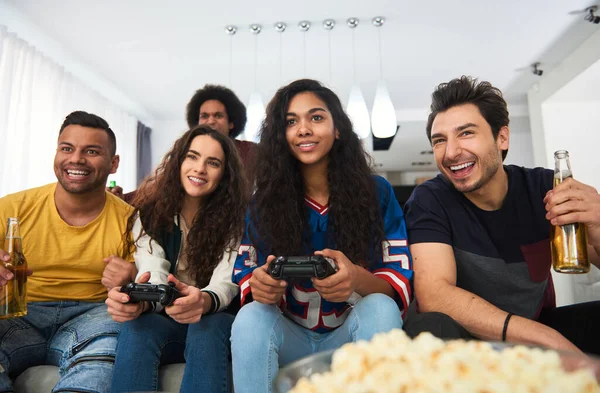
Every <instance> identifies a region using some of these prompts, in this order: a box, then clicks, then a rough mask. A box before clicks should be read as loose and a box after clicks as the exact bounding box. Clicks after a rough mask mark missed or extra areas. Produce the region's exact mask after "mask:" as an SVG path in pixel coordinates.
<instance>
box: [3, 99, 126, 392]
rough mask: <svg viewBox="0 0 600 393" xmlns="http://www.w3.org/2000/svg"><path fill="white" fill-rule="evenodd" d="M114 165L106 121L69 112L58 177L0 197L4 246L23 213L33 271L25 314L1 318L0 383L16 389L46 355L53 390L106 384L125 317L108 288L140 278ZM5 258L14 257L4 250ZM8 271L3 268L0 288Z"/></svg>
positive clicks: (94, 388) (5, 388) (87, 389)
mask: <svg viewBox="0 0 600 393" xmlns="http://www.w3.org/2000/svg"><path fill="white" fill-rule="evenodd" d="M118 166H119V156H118V155H116V140H115V135H114V133H113V131H112V130H111V129H110V128H109V126H108V123H107V122H106V121H105V120H103V119H102V118H100V117H98V116H96V115H93V114H89V113H86V112H81V111H78V112H73V113H71V114H70V115H68V116H67V117H66V119H65V121H64V123H63V124H62V126H61V128H60V132H59V137H58V147H57V149H56V155H55V158H54V172H55V174H56V177H57V179H58V183H53V184H48V185H45V186H42V187H38V188H33V189H29V190H25V191H21V192H18V193H15V194H11V195H8V196H5V197H4V198H1V199H0V223H1V225H2V228H0V247H3V245H4V237H5V228H4V226H5V223H6V222H7V219H8V217H18V218H19V220H20V224H21V236H22V238H23V252H24V254H25V257H26V258H27V261H28V264H29V268H30V269H31V271H32V272H33V274H32V275H31V276H30V277H29V278H28V282H27V292H28V293H27V296H28V301H29V303H28V311H27V315H26V316H24V317H21V318H13V319H6V320H0V366H1V367H0V392H12V391H13V387H12V382H11V377H16V376H17V375H18V374H20V373H21V372H22V371H24V370H25V369H26V368H28V367H32V366H36V365H41V364H52V365H56V366H59V368H60V380H59V382H58V383H57V385H56V386H55V387H54V389H53V392H87V393H90V392H95V393H96V392H97V393H108V392H109V389H110V383H111V377H112V367H113V360H114V354H115V348H116V343H117V334H118V333H119V328H120V325H119V324H118V323H116V322H114V321H113V320H112V318H111V317H110V315H109V314H108V313H107V311H106V305H105V304H104V300H105V299H106V295H107V288H108V289H110V288H112V287H114V286H119V285H122V284H124V283H126V282H130V281H132V278H133V277H135V271H134V270H135V266H134V264H132V263H131V261H132V258H131V255H130V254H131V253H130V250H125V249H124V242H123V240H124V239H123V236H124V233H125V232H126V225H127V218H128V216H129V214H130V213H131V207H130V206H129V205H127V204H126V203H125V202H123V201H122V200H120V199H119V198H118V197H116V196H114V195H112V194H110V193H108V192H106V191H105V189H104V187H105V184H106V179H107V178H108V175H109V174H112V173H115V172H116V170H117V167H118ZM0 259H1V260H3V261H5V262H6V261H8V260H9V255H8V254H7V253H6V252H5V251H3V250H1V249H0ZM30 274H31V272H30ZM11 278H12V273H11V272H10V271H8V270H7V269H5V268H3V267H0V287H1V286H4V285H5V284H6V281H7V280H9V279H11Z"/></svg>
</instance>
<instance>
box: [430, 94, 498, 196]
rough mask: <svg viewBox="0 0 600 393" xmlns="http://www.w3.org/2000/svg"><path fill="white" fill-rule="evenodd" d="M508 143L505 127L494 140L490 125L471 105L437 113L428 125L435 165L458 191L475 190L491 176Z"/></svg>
mask: <svg viewBox="0 0 600 393" xmlns="http://www.w3.org/2000/svg"><path fill="white" fill-rule="evenodd" d="M508 142H509V130H508V127H502V128H501V129H500V131H499V133H498V137H497V139H496V140H494V136H493V134H492V129H491V127H490V125H489V124H488V123H487V121H486V120H485V118H484V117H483V116H482V115H481V113H480V112H479V109H478V108H477V106H475V105H473V104H464V105H459V106H455V107H452V108H450V109H448V110H447V111H444V112H440V113H439V114H438V115H437V116H436V117H435V119H434V121H433V124H432V127H431V144H432V147H433V154H434V157H435V161H436V164H437V166H438V168H439V170H440V172H441V173H442V175H444V176H445V177H446V178H447V179H448V180H450V181H451V182H452V184H453V185H454V187H455V188H456V189H457V190H458V191H460V192H462V193H469V192H473V191H476V190H479V189H480V188H482V187H484V186H485V185H486V184H488V183H489V182H490V181H492V180H493V179H494V178H495V176H496V174H497V173H498V171H499V169H501V168H502V150H508Z"/></svg>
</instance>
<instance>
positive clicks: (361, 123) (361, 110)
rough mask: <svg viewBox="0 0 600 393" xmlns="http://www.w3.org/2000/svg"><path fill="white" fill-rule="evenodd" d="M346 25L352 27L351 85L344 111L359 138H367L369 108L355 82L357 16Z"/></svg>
mask: <svg viewBox="0 0 600 393" xmlns="http://www.w3.org/2000/svg"><path fill="white" fill-rule="evenodd" d="M346 24H347V25H348V27H350V28H351V29H352V70H353V85H352V89H351V90H350V97H348V106H347V107H346V113H347V114H348V117H350V121H352V128H353V129H354V132H355V133H356V134H357V135H358V137H359V138H361V139H364V138H367V137H368V136H369V135H370V134H371V121H370V120H369V109H368V108H367V103H366V101H365V98H364V97H363V94H362V91H361V90H360V86H359V85H358V83H357V82H356V43H355V40H354V29H355V28H356V27H357V26H358V19H357V18H349V19H348V20H347V21H346Z"/></svg>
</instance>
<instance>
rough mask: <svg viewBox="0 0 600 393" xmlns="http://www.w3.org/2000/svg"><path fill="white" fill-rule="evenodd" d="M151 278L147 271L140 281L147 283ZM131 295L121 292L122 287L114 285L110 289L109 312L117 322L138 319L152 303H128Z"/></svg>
mask: <svg viewBox="0 0 600 393" xmlns="http://www.w3.org/2000/svg"><path fill="white" fill-rule="evenodd" d="M149 279H150V272H146V273H144V274H142V275H141V276H140V278H139V279H138V281H137V282H138V283H146V282H148V280H149ZM127 302H129V296H127V294H125V293H123V292H121V287H114V288H112V289H111V290H110V291H108V298H107V299H106V301H105V303H106V307H107V311H108V313H109V314H110V315H111V317H112V319H113V320H114V321H115V322H127V321H131V320H134V319H136V318H137V317H139V316H140V314H141V313H142V312H144V310H146V309H147V308H148V307H150V305H149V304H148V302H139V303H127Z"/></svg>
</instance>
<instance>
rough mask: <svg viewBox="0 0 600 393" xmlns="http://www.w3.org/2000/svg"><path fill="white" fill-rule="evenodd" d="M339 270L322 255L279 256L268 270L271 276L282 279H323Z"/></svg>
mask: <svg viewBox="0 0 600 393" xmlns="http://www.w3.org/2000/svg"><path fill="white" fill-rule="evenodd" d="M336 271H337V269H336V267H335V264H334V263H333V262H330V261H328V260H327V259H325V258H324V257H323V256H322V255H311V256H305V257H278V258H277V259H275V260H274V261H273V262H271V264H270V265H269V268H268V269H267V272H268V273H269V274H270V275H271V277H273V278H275V279H278V280H281V279H289V278H310V277H316V278H319V279H323V278H326V277H329V276H331V275H332V274H333V273H335V272H336Z"/></svg>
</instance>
